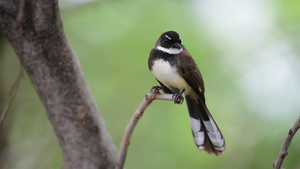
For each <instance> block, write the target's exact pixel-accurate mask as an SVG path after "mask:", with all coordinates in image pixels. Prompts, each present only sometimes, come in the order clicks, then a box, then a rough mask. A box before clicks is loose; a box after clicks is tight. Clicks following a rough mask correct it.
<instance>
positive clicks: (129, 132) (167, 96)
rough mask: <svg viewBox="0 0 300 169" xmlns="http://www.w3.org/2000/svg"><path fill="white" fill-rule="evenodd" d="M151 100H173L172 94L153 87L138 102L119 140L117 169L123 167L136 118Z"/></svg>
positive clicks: (141, 114) (179, 101)
mask: <svg viewBox="0 0 300 169" xmlns="http://www.w3.org/2000/svg"><path fill="white" fill-rule="evenodd" d="M153 100H168V101H174V98H173V94H161V93H159V91H158V89H157V88H155V87H153V88H152V90H151V92H150V93H149V94H147V95H146V96H145V98H144V100H143V101H142V103H141V104H140V106H139V107H138V108H137V110H136V111H135V113H134V115H133V117H132V118H131V120H130V122H129V123H128V124H127V126H126V129H125V133H124V136H123V139H122V142H121V147H120V152H119V155H118V159H119V160H118V161H119V169H123V166H124V162H125V158H126V154H127V149H128V145H129V143H130V137H131V135H132V133H133V130H134V127H135V126H136V124H137V122H138V120H139V119H140V118H141V117H142V116H143V113H144V111H145V110H146V108H147V107H148V106H149V105H150V104H151V103H152V101H153ZM182 101H183V100H182V99H181V100H177V101H176V102H177V103H182Z"/></svg>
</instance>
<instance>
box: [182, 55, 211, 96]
mask: <svg viewBox="0 0 300 169" xmlns="http://www.w3.org/2000/svg"><path fill="white" fill-rule="evenodd" d="M179 64H180V66H179V67H180V70H179V71H180V73H181V74H182V77H183V78H184V80H185V81H186V82H187V83H188V85H190V86H191V88H192V89H193V90H194V91H195V92H196V93H197V95H198V96H200V97H201V96H202V95H203V94H204V92H205V87H204V82H203V79H202V75H201V73H200V71H199V69H198V67H197V64H196V63H195V61H194V59H193V58H192V56H191V55H190V53H189V52H188V51H187V50H184V51H183V52H182V53H181V54H180V57H179Z"/></svg>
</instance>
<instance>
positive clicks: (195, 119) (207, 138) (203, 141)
mask: <svg viewBox="0 0 300 169" xmlns="http://www.w3.org/2000/svg"><path fill="white" fill-rule="evenodd" d="M186 103H187V106H188V110H189V115H190V121H191V128H192V134H193V137H194V141H195V144H196V145H197V147H198V149H199V150H201V151H206V152H207V153H208V154H215V155H216V156H219V155H221V154H222V152H224V151H225V140H224V138H223V135H222V133H221V131H220V129H219V127H218V126H217V124H216V122H215V121H214V119H213V118H212V116H211V114H210V112H209V110H208V109H207V107H206V106H205V103H203V101H201V100H200V99H199V100H198V102H196V101H195V100H194V99H191V98H190V97H189V96H186Z"/></svg>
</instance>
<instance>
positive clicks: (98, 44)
mask: <svg viewBox="0 0 300 169" xmlns="http://www.w3.org/2000/svg"><path fill="white" fill-rule="evenodd" d="M60 5H61V15H62V20H63V24H64V29H65V33H66V34H67V37H68V39H69V41H70V43H71V45H72V47H73V49H74V51H75V52H76V54H77V56H78V58H79V60H80V61H81V64H82V67H83V70H84V72H85V76H86V80H87V82H88V84H89V87H90V89H91V91H92V93H93V96H94V97H95V99H96V102H97V104H98V106H99V109H100V112H101V115H102V116H103V118H104V119H105V121H106V125H107V127H108V129H109V132H110V133H111V136H112V138H113V141H114V143H115V145H116V147H117V148H119V145H120V141H121V138H122V134H123V132H124V129H125V126H126V124H127V123H128V121H129V120H130V118H131V116H132V115H133V113H134V111H135V109H136V108H137V107H138V106H139V104H140V102H141V101H142V99H143V97H144V95H145V94H146V93H148V92H149V90H150V89H151V87H152V86H153V85H157V82H156V81H155V79H154V78H153V77H152V75H151V73H150V72H149V71H148V67H147V59H148V55H149V52H150V50H151V49H152V48H153V47H154V44H155V42H156V40H157V38H158V37H159V36H160V34H161V33H163V32H165V31H168V30H175V31H177V32H178V33H179V34H180V35H181V37H182V41H183V44H184V45H185V47H186V48H187V49H188V50H189V51H190V53H191V54H192V56H193V57H194V59H195V61H196V62H197V64H198V66H199V68H200V70H201V72H202V74H203V77H204V80H205V85H206V98H207V105H208V107H209V109H210V111H211V113H212V115H213V117H214V118H215V120H216V121H217V123H218V125H219V127H220V128H221V130H222V132H223V134H224V137H225V139H226V143H227V150H226V151H225V153H224V154H222V155H221V156H220V157H215V156H210V155H207V154H206V153H204V152H199V151H198V150H197V148H196V146H195V145H194V143H193V138H192V134H191V131H190V124H189V118H188V112H187V108H186V105H185V103H184V104H183V105H174V104H173V103H172V102H167V101H155V102H153V103H152V105H151V106H150V107H149V108H148V109H147V110H146V112H145V114H144V116H143V118H142V119H141V120H140V121H139V123H138V125H137V128H136V129H135V132H134V134H133V136H132V140H131V144H130V147H129V152H128V156H127V159H126V164H125V166H126V168H128V169H141V168H142V169H153V168H159V169H160V168H161V169H169V168H172V169H195V168H197V169H207V168H212V169H214V168H222V169H253V168H272V161H274V160H276V158H277V155H278V152H279V149H280V147H281V145H282V143H283V140H284V138H285V137H286V135H287V132H288V130H289V128H290V127H291V126H292V125H293V124H294V122H295V120H296V119H297V118H298V116H299V114H300V113H299V112H300V106H299V105H300V96H299V94H300V75H299V73H300V47H299V45H300V1H297V0H276V1H270V0H263V1H259V0H243V1H238V0H229V1H220V0H219V1H217V0H210V1H203V0H199V1H197V0H189V1H178V0H177V1H175V0H173V1H171V0H169V1H165V0H164V1H160V0H152V1H146V0H130V1H129V0H128V1H120V0H114V1H96V2H91V1H90V2H88V1H80V0H76V1H70V0H69V1H66V0H65V1H63V0H62V1H60ZM18 68H19V64H18V60H17V57H16V56H15V54H14V52H13V51H12V49H11V47H10V45H9V44H8V43H7V42H6V41H4V39H3V37H1V38H0V108H1V111H2V110H3V109H4V107H5V105H6V104H7V102H8V91H9V89H10V87H11V85H12V84H13V81H14V80H15V78H16V77H17V74H18ZM299 142H300V134H299V133H298V134H297V135H296V136H295V137H294V140H293V142H292V144H291V146H290V148H289V154H288V156H287V158H286V159H285V161H284V164H283V167H285V168H287V169H299V168H300V160H299V157H300V144H299ZM61 165H62V155H61V151H60V148H59V145H58V141H57V139H56V137H55V133H54V131H53V129H52V126H51V124H50V122H49V121H48V119H47V116H46V113H45V110H44V108H43V107H42V105H41V102H40V101H39V99H38V97H37V95H36V93H35V92H34V90H33V88H32V85H31V83H30V81H29V79H28V77H27V76H26V75H25V77H24V78H23V80H22V82H21V86H20V89H19V92H18V94H17V97H16V99H15V101H14V103H13V106H12V108H11V110H10V112H9V114H8V116H7V119H6V121H5V124H4V126H3V127H2V128H1V129H0V168H1V169H21V168H22V169H53V168H60V167H61Z"/></svg>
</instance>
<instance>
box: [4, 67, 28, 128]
mask: <svg viewBox="0 0 300 169" xmlns="http://www.w3.org/2000/svg"><path fill="white" fill-rule="evenodd" d="M22 76H23V67H22V66H20V72H19V75H18V77H17V79H16V81H15V82H14V84H13V86H12V88H11V89H10V92H9V95H10V98H9V102H8V104H7V105H6V107H5V109H4V111H3V113H2V115H1V118H0V128H1V126H2V124H3V122H4V119H5V117H6V115H7V113H8V111H9V108H10V106H11V104H12V102H13V101H14V98H15V96H16V93H17V91H18V88H19V85H20V81H21V78H22Z"/></svg>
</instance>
